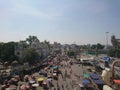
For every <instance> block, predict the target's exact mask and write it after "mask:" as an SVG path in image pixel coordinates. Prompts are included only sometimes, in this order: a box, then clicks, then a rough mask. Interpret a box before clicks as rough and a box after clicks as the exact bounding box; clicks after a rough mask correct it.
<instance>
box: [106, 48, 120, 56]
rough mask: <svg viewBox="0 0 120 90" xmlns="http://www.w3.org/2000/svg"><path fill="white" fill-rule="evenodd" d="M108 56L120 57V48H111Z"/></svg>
mask: <svg viewBox="0 0 120 90" xmlns="http://www.w3.org/2000/svg"><path fill="white" fill-rule="evenodd" d="M108 56H111V57H117V58H120V49H110V50H109V51H108Z"/></svg>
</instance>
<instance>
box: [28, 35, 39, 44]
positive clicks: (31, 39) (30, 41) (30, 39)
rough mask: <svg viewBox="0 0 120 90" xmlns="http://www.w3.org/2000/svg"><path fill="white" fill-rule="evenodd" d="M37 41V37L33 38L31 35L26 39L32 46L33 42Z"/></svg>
mask: <svg viewBox="0 0 120 90" xmlns="http://www.w3.org/2000/svg"><path fill="white" fill-rule="evenodd" d="M35 39H37V37H36V36H31V35H30V36H29V37H28V38H26V41H27V42H28V43H29V45H31V44H32V42H33V41H34V40H35Z"/></svg>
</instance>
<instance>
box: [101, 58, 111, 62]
mask: <svg viewBox="0 0 120 90" xmlns="http://www.w3.org/2000/svg"><path fill="white" fill-rule="evenodd" d="M102 60H104V61H109V60H110V57H104V58H102Z"/></svg>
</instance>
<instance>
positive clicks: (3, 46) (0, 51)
mask: <svg viewBox="0 0 120 90" xmlns="http://www.w3.org/2000/svg"><path fill="white" fill-rule="evenodd" d="M15 45H16V43H15V42H8V43H0V59H1V60H2V61H3V62H12V61H14V60H18V57H17V56H15V54H14V49H15Z"/></svg>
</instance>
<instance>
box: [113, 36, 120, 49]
mask: <svg viewBox="0 0 120 90" xmlns="http://www.w3.org/2000/svg"><path fill="white" fill-rule="evenodd" d="M111 43H112V45H113V47H114V48H115V49H120V39H116V37H115V35H113V36H111Z"/></svg>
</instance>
